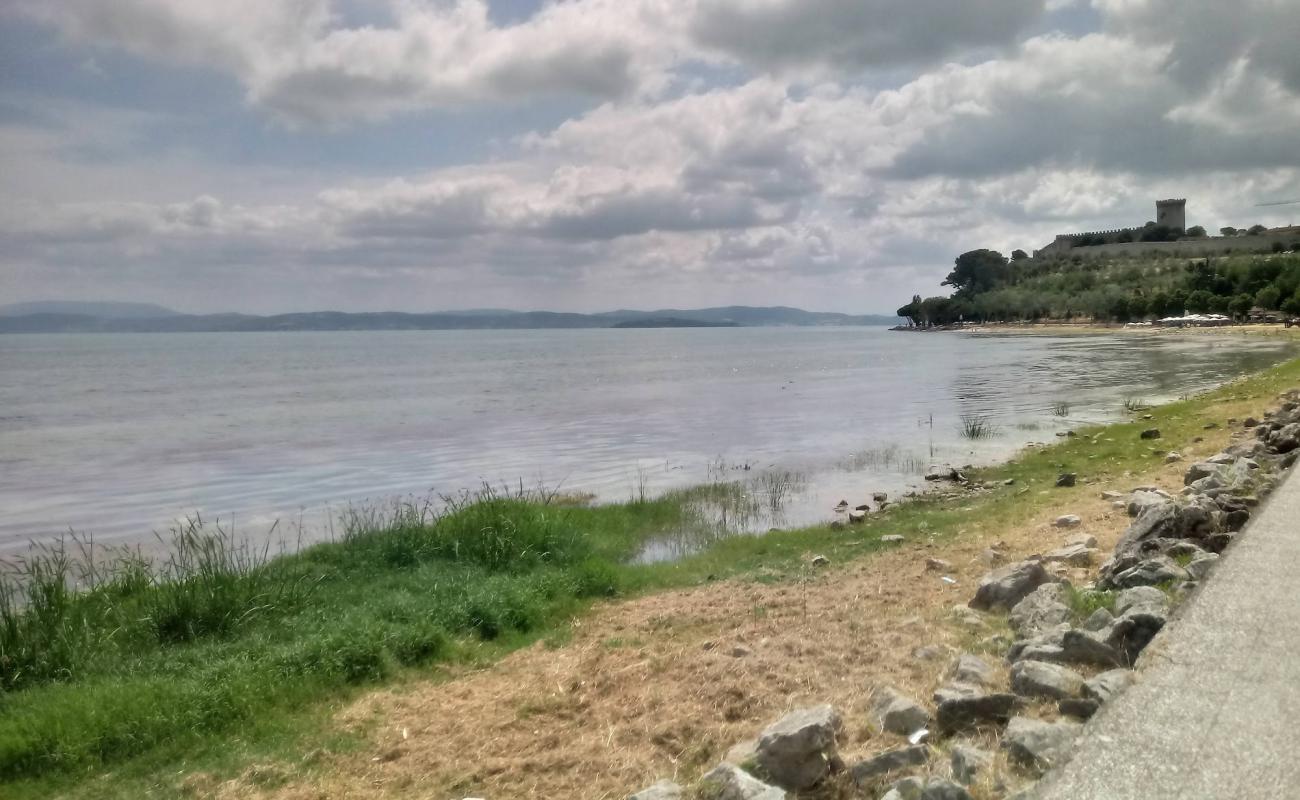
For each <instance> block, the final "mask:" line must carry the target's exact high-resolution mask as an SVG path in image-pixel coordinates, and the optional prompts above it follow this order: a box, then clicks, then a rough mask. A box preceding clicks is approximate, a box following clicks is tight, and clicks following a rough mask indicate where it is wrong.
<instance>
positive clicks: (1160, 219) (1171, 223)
mask: <svg viewBox="0 0 1300 800" xmlns="http://www.w3.org/2000/svg"><path fill="white" fill-rule="evenodd" d="M1156 224H1157V225H1165V226H1167V227H1170V228H1177V229H1178V230H1180V231H1185V230H1187V200H1185V199H1184V200H1157V201H1156Z"/></svg>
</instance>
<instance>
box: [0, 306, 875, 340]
mask: <svg viewBox="0 0 1300 800" xmlns="http://www.w3.org/2000/svg"><path fill="white" fill-rule="evenodd" d="M898 322H899V318H898V317H894V316H886V315H878V314H865V315H851V314H835V313H829V312H817V311H803V310H801V309H798V308H788V307H784V306H774V307H770V308H754V307H750V306H726V307H722V308H701V309H694V310H681V309H660V310H657V311H632V310H628V309H622V310H619V311H607V312H604V313H601V314H572V313H560V312H554V311H507V310H504V309H475V310H470V311H439V312H434V313H429V314H408V313H404V312H399V311H381V312H366V313H347V312H343V311H311V312H304V313H295V314H274V315H271V316H256V315H251V314H181V313H178V312H176V311H172V310H170V309H166V308H163V307H162V306H154V305H148V304H143V303H74V302H40V303H17V304H14V305H7V306H0V333H169V332H204V331H207V332H214V331H388V330H500V329H505V330H512V329H513V330H519V329H527V328H629V327H666V326H672V327H695V326H700V327H733V326H745V327H758V326H818V325H894V324H897V323H898Z"/></svg>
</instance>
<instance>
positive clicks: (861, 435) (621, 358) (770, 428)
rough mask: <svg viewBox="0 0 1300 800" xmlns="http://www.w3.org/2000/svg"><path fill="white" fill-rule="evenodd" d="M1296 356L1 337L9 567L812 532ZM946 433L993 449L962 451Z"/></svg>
mask: <svg viewBox="0 0 1300 800" xmlns="http://www.w3.org/2000/svg"><path fill="white" fill-rule="evenodd" d="M1293 352H1294V348H1293V346H1291V345H1287V344H1284V343H1280V342H1271V341H1261V340H1255V339H1247V338H1238V337H1229V336H1152V335H1142V334H1115V335H1106V336H972V335H963V334H930V335H917V334H911V335H909V334H901V333H890V332H888V331H885V330H883V329H878V328H816V329H812V328H741V329H684V330H581V331H579V330H573V331H567V330H566V331H476V332H459V331H430V332H363V333H357V332H340V333H282V334H274V333H270V334H256V333H240V334H179V335H170V334H145V335H127V334H122V335H98V336H96V335H88V336H82V335H39V336H0V550H6V549H7V550H11V551H12V550H14V549H16V548H18V547H21V546H24V545H25V543H26V542H27V541H28V540H41V539H46V538H49V537H53V536H58V535H60V534H62V533H66V532H68V531H69V530H75V531H78V532H80V533H83V534H91V535H93V536H94V538H95V539H96V541H98V542H101V543H102V542H118V541H125V542H135V541H147V540H149V539H151V538H152V534H151V532H152V531H155V530H159V531H162V530H166V529H167V528H168V527H170V526H171V525H172V524H173V523H174V521H175V520H177V519H179V518H183V517H186V516H188V515H193V514H195V513H200V514H202V516H203V517H204V518H205V519H207V520H209V521H212V520H214V519H220V520H221V521H223V522H225V523H227V524H228V523H230V522H232V521H233V523H234V525H235V527H236V530H237V531H241V532H242V533H245V534H249V535H259V534H260V533H262V532H264V531H266V530H268V529H269V528H270V526H271V524H272V523H273V522H275V521H276V520H280V521H281V525H280V528H279V530H280V532H281V534H283V532H284V530H285V528H286V527H288V528H291V529H292V530H294V531H295V532H298V531H300V532H301V533H302V534H303V535H304V536H305V537H306V538H308V539H311V538H320V537H324V536H326V535H328V532H329V525H328V519H329V518H330V516H331V514H334V513H337V511H338V510H339V509H341V508H343V507H345V506H346V504H348V503H349V502H353V503H355V502H362V501H367V500H369V501H371V502H386V501H387V500H388V499H390V498H393V497H395V496H405V495H414V496H424V495H427V494H429V493H431V492H435V493H437V492H440V493H452V492H455V491H457V490H460V489H466V488H469V489H472V488H475V487H477V486H479V485H481V484H482V483H483V482H490V483H494V484H500V483H509V484H512V485H515V486H518V485H519V483H520V482H521V481H522V483H523V485H524V486H525V487H536V486H538V485H546V486H548V487H552V488H554V487H561V488H563V489H564V490H567V491H586V492H592V493H595V494H596V495H597V497H599V498H600V499H602V500H617V499H623V498H627V497H629V496H631V495H632V494H634V493H638V492H640V491H642V490H645V491H649V492H657V491H661V490H663V489H666V488H669V487H675V486H685V485H689V484H695V483H699V482H701V481H705V480H708V479H712V478H718V477H724V478H727V479H736V480H741V481H745V482H747V484H749V485H752V486H753V487H754V490H755V491H761V490H762V486H763V485H764V484H763V480H764V476H770V475H772V474H785V473H787V472H788V473H792V474H793V475H795V476H797V478H798V480H797V481H796V482H797V483H798V484H799V486H798V487H797V490H796V491H792V492H791V493H790V494H789V496H788V497H786V498H785V500H786V502H785V503H784V504H783V508H782V510H781V513H780V515H779V519H776V518H774V519H772V520H768V521H764V523H763V524H768V523H769V522H771V523H789V524H797V523H804V522H812V521H816V520H829V519H832V518H833V516H834V514H833V512H832V510H831V508H832V506H833V505H834V504H835V503H836V502H838V501H839V500H840V499H846V500H849V501H850V502H851V503H854V504H856V503H857V502H862V501H865V500H867V499H869V498H870V495H871V493H872V492H873V491H879V490H885V491H888V492H891V493H892V494H897V493H899V492H900V491H904V490H905V489H907V488H908V487H910V486H915V485H918V484H920V483H922V481H921V480H920V472H921V471H922V470H924V468H925V467H926V465H927V464H929V463H931V462H953V463H957V464H964V463H970V462H981V461H988V460H991V459H996V458H1000V457H1004V456H1005V455H1007V454H1009V453H1010V452H1011V451H1013V450H1015V449H1016V448H1019V447H1021V446H1023V445H1024V444H1026V443H1027V442H1029V441H1035V440H1037V441H1051V440H1054V433H1055V432H1056V431H1058V430H1062V429H1064V428H1066V427H1069V426H1072V425H1078V424H1081V422H1083V421H1101V420H1106V419H1113V418H1116V417H1117V416H1119V414H1120V412H1121V411H1122V408H1121V403H1122V400H1123V399H1124V398H1126V397H1139V398H1142V399H1144V400H1147V401H1151V402H1155V401H1160V400H1165V399H1170V398H1174V397H1177V396H1179V395H1181V394H1184V393H1188V392H1192V391H1196V390H1198V389H1202V388H1205V387H1208V386H1211V385H1214V384H1217V383H1220V382H1222V381H1225V380H1227V379H1230V378H1232V377H1234V376H1237V375H1241V374H1243V373H1246V372H1249V371H1252V370H1255V369H1258V368H1261V367H1263V366H1265V365H1268V364H1270V363H1274V362H1276V361H1279V360H1281V359H1282V358H1284V357H1287V356H1289V355H1291V354H1292V353H1293ZM1062 401H1064V402H1068V403H1069V405H1070V414H1069V416H1068V417H1066V418H1062V417H1058V416H1055V415H1054V414H1053V412H1052V408H1053V405H1054V404H1056V403H1058V402H1062ZM963 415H966V416H970V415H982V416H986V417H988V418H989V420H990V421H991V422H992V424H993V426H994V427H995V429H996V435H995V436H993V437H991V438H989V439H986V440H981V441H978V442H972V441H970V440H967V439H964V438H962V437H961V436H960V435H959V430H960V426H961V419H962V417H963ZM746 467H748V469H747V468H746ZM295 535H296V533H295Z"/></svg>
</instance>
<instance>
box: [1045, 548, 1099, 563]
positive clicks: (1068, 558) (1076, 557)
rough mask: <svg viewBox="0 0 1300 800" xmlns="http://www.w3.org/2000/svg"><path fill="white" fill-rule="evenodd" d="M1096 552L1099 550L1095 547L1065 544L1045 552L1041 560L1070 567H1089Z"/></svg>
mask: <svg viewBox="0 0 1300 800" xmlns="http://www.w3.org/2000/svg"><path fill="white" fill-rule="evenodd" d="M1098 552H1100V551H1099V550H1097V548H1095V547H1089V546H1087V545H1085V544H1067V545H1066V546H1065V547H1061V548H1058V549H1056V550H1051V551H1049V552H1047V553H1046V554H1045V555H1044V556H1043V561H1046V562H1047V563H1048V564H1065V565H1067V566H1070V567H1090V566H1092V562H1093V560H1094V559H1095V558H1096V557H1097V553H1098Z"/></svg>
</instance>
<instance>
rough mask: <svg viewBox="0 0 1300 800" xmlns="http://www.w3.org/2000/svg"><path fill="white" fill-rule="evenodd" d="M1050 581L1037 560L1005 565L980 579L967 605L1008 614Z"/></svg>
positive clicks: (1050, 578) (1048, 575)
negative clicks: (1007, 612) (1030, 594)
mask: <svg viewBox="0 0 1300 800" xmlns="http://www.w3.org/2000/svg"><path fill="white" fill-rule="evenodd" d="M1052 581H1053V578H1052V576H1051V574H1049V573H1048V572H1047V570H1045V569H1043V565H1042V564H1040V563H1039V562H1037V561H1021V562H1019V563H1016V564H1008V565H1007V566H1005V567H1000V568H998V569H995V570H993V571H992V572H990V573H988V574H987V575H985V576H984V577H983V578H981V579H980V585H979V588H978V589H977V590H976V591H975V597H974V598H972V599H971V601H970V604H969V605H970V607H971V608H975V609H979V610H981V611H991V610H999V611H1010V610H1011V609H1012V608H1013V607H1014V606H1015V605H1016V603H1019V602H1020V601H1021V600H1023V599H1024V598H1025V597H1026V596H1027V595H1028V594H1029V593H1030V592H1032V591H1034V590H1035V589H1037V588H1038V587H1039V586H1042V585H1043V584H1044V583H1051V582H1052Z"/></svg>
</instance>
